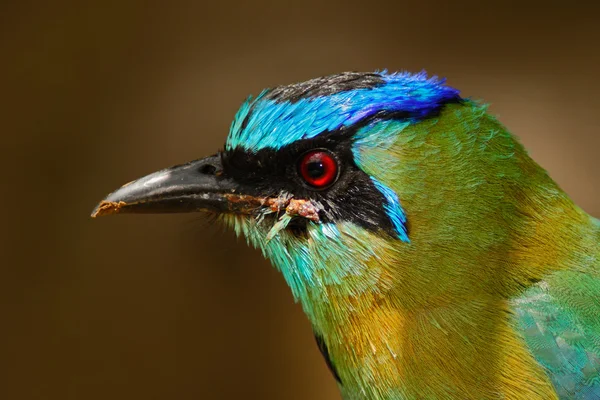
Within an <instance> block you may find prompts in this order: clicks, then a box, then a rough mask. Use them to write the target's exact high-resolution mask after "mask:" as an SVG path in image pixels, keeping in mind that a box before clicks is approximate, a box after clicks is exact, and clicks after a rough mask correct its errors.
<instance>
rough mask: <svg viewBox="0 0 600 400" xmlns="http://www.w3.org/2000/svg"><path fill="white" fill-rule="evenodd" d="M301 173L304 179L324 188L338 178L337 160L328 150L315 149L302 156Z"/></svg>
mask: <svg viewBox="0 0 600 400" xmlns="http://www.w3.org/2000/svg"><path fill="white" fill-rule="evenodd" d="M298 167H299V168H298V169H299V173H300V176H301V177H302V179H304V181H305V182H306V183H307V184H308V185H310V186H312V187H314V188H317V189H324V188H326V187H328V186H330V185H331V184H333V182H335V180H336V179H337V176H338V166H337V161H336V160H335V158H334V157H333V155H332V154H331V153H329V152H328V151H326V150H313V151H309V152H308V153H305V154H304V155H303V156H302V157H301V158H300V164H299V166H298Z"/></svg>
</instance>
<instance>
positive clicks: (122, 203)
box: [92, 155, 239, 218]
mask: <svg viewBox="0 0 600 400" xmlns="http://www.w3.org/2000/svg"><path fill="white" fill-rule="evenodd" d="M236 186H237V185H236V184H235V182H233V181H232V180H230V179H227V178H225V177H223V168H222V164H221V157H220V156H219V155H214V156H210V157H206V158H203V159H200V160H196V161H192V162H189V163H187V164H184V165H178V166H175V167H171V168H167V169H163V170H162V171H158V172H155V173H153V174H150V175H147V176H145V177H143V178H140V179H138V180H135V181H133V182H130V183H127V184H126V185H124V186H123V187H121V188H120V189H117V190H116V191H114V192H112V193H111V194H109V195H108V196H107V197H106V199H104V200H102V201H101V202H100V204H98V205H97V206H96V208H95V209H94V211H93V212H92V217H93V218H95V217H98V216H102V215H108V214H117V213H183V212H194V211H200V210H213V211H226V210H230V209H231V201H230V200H231V196H232V195H233V196H236V197H239V196H237V195H235V193H236V190H237V187H236Z"/></svg>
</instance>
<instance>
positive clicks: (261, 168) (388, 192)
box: [92, 70, 600, 400]
mask: <svg viewBox="0 0 600 400" xmlns="http://www.w3.org/2000/svg"><path fill="white" fill-rule="evenodd" d="M195 211H203V212H206V213H210V214H212V215H214V216H216V219H217V220H218V221H220V222H221V223H223V224H224V225H226V226H228V227H230V228H231V229H232V230H233V231H235V233H236V234H237V235H238V236H241V237H245V239H246V241H247V243H248V244H250V245H251V246H254V247H256V248H257V249H259V250H260V251H261V252H262V254H263V255H264V256H265V257H266V258H268V259H269V260H270V261H271V262H272V264H273V265H274V266H275V267H276V268H277V269H278V270H279V271H280V272H281V274H282V275H283V277H284V279H285V281H286V282H287V284H288V285H289V287H290V289H291V291H292V293H293V296H294V298H295V299H296V301H297V302H299V303H300V305H301V306H302V309H303V311H304V313H305V314H306V316H307V317H308V319H309V321H310V323H311V325H312V328H313V330H314V335H315V337H316V339H317V343H318V346H319V349H320V350H321V352H322V354H323V356H324V357H325V360H326V362H327V365H328V366H329V368H330V370H331V371H332V374H333V376H334V378H335V379H336V381H337V384H338V386H339V389H340V392H341V395H342V397H343V399H345V400H358V399H361V400H362V399H365V400H388V399H389V400H417V399H449V400H450V399H460V400H465V399H478V400H479V399H498V400H499V399H514V400H552V399H577V400H592V399H600V221H599V220H597V219H595V218H593V217H592V216H590V215H588V214H587V213H586V212H584V211H583V210H582V209H581V208H579V207H578V206H577V205H575V204H574V202H573V201H572V200H571V199H570V198H569V196H568V195H567V194H566V193H565V192H564V191H563V190H561V188H560V187H559V186H558V185H557V184H556V183H555V182H554V181H553V180H552V178H550V176H549V175H548V173H547V172H546V171H545V170H544V169H543V168H542V167H540V166H539V165H538V164H537V163H536V162H535V161H534V160H533V159H532V158H531V157H530V156H529V155H528V153H527V152H526V150H525V149H524V147H523V145H522V144H521V143H520V142H519V141H518V139H517V138H516V137H515V136H513V135H512V134H511V133H510V132H509V131H508V130H507V129H506V128H505V127H504V126H503V125H502V124H501V123H500V122H499V121H498V120H497V119H496V118H495V117H494V116H493V115H491V114H490V113H489V112H488V106H487V104H485V103H483V102H481V101H476V100H473V99H470V98H463V97H462V96H461V95H460V92H459V91H458V90H457V89H455V88H453V87H450V86H449V85H447V84H446V82H445V80H443V79H439V78H437V77H435V76H433V77H430V76H428V75H427V74H426V73H425V72H421V73H416V74H411V73H408V72H398V73H390V72H387V71H385V70H384V71H377V72H374V73H358V72H347V73H341V74H335V75H331V76H325V77H320V78H316V79H312V80H309V81H306V82H302V83H296V84H291V85H286V86H278V87H275V88H272V89H267V90H264V91H263V92H262V93H260V94H259V95H258V96H256V97H254V98H253V97H249V98H248V99H247V101H246V102H244V103H243V105H242V106H241V108H240V109H239V111H238V112H237V114H236V115H235V118H234V120H233V123H232V125H231V128H230V131H229V135H228V137H227V139H226V143H225V146H224V148H223V149H222V150H221V151H219V152H217V153H216V154H214V155H211V156H208V157H205V158H201V159H198V160H195V161H191V162H188V163H186V164H182V165H178V166H174V167H171V168H167V169H163V170H161V171H159V172H155V173H152V174H150V175H147V176H145V177H142V178H140V179H138V180H135V181H133V182H130V183H128V184H126V185H125V186H123V187H121V188H120V189H117V190H116V191H115V192H113V193H111V194H110V195H108V196H107V197H106V199H105V200H103V201H102V202H100V204H99V205H98V206H97V207H96V209H95V210H94V211H93V214H92V216H93V217H96V216H100V215H106V214H119V213H167V212H195Z"/></svg>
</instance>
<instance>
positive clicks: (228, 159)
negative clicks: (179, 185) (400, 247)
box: [222, 129, 397, 237]
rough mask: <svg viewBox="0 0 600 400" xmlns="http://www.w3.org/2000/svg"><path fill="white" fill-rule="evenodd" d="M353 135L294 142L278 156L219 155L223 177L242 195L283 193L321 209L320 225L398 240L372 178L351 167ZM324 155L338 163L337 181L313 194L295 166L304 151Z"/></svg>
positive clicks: (275, 152) (240, 151)
mask: <svg viewBox="0 0 600 400" xmlns="http://www.w3.org/2000/svg"><path fill="white" fill-rule="evenodd" d="M354 131H355V130H354V129H344V130H342V131H335V132H326V133H323V134H321V135H319V136H317V137H316V138H313V139H305V140H299V141H297V142H295V143H292V144H291V145H289V146H286V147H283V148H281V149H279V150H274V149H262V150H259V151H258V152H256V153H252V152H249V151H246V150H243V149H239V148H238V149H234V150H228V151H226V152H224V153H222V162H223V171H224V175H225V176H226V177H228V178H231V179H233V180H235V181H236V182H237V183H238V184H240V185H241V186H243V188H244V189H243V190H244V193H247V194H250V195H253V196H259V197H263V196H264V197H271V196H277V195H279V194H280V193H281V192H288V193H291V194H293V195H294V197H295V198H299V199H313V200H316V201H318V202H319V203H321V204H322V205H323V207H324V211H323V212H322V213H321V214H322V215H320V219H321V221H323V222H337V221H349V222H353V223H355V224H357V225H359V226H362V227H364V228H366V229H369V230H372V231H379V230H383V231H385V232H388V233H389V234H390V235H392V236H394V237H396V236H397V234H396V232H395V229H394V227H393V225H392V222H391V221H390V219H389V217H388V215H387V213H386V212H385V209H384V204H385V198H384V196H383V194H382V193H381V192H380V191H379V190H377V188H376V187H375V185H374V183H373V181H372V180H371V178H370V177H369V176H368V175H367V174H366V173H364V172H363V171H362V170H361V169H360V168H358V166H357V165H356V164H355V162H354V155H353V153H352V144H353V141H352V136H353V134H354ZM313 149H327V150H329V151H330V152H331V153H332V154H333V155H334V157H335V158H336V160H337V163H338V168H339V171H340V172H339V177H338V180H337V181H336V182H335V183H334V184H333V185H332V186H331V187H329V188H327V189H324V190H321V191H317V190H315V189H314V188H311V187H309V186H308V185H307V184H306V183H305V182H304V180H303V179H302V178H301V177H300V176H299V174H298V170H297V165H298V162H299V159H300V157H301V156H302V155H303V154H304V153H305V152H306V151H308V150H313Z"/></svg>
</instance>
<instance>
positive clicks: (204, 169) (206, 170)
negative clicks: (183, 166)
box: [198, 164, 217, 175]
mask: <svg viewBox="0 0 600 400" xmlns="http://www.w3.org/2000/svg"><path fill="white" fill-rule="evenodd" d="M198 172H200V173H201V174H202V175H216V173H217V167H215V166H214V165H211V164H204V165H203V166H201V167H200V168H198Z"/></svg>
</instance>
